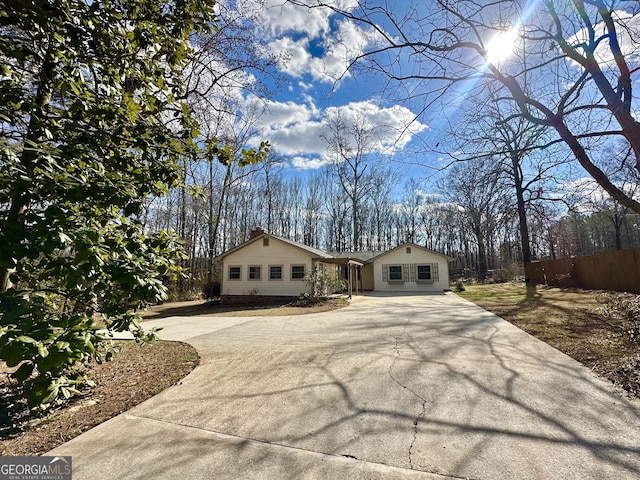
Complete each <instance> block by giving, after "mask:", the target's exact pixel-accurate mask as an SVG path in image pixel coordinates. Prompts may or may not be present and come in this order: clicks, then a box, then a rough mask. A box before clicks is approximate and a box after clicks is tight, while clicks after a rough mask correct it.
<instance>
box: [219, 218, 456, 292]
mask: <svg viewBox="0 0 640 480" xmlns="http://www.w3.org/2000/svg"><path fill="white" fill-rule="evenodd" d="M220 260H221V261H222V282H221V288H220V293H221V300H222V301H223V302H225V303H234V302H243V301H246V300H247V295H250V296H251V297H252V301H256V300H257V299H260V300H261V301H264V302H267V301H269V300H271V299H273V297H278V298H282V297H298V296H299V295H300V294H302V293H304V292H305V291H307V289H308V287H307V285H306V282H305V277H306V276H307V274H309V273H311V272H313V271H317V270H320V269H321V270H325V271H334V272H336V273H337V274H338V275H341V276H342V277H343V278H345V279H346V280H347V282H348V285H349V294H352V293H354V292H355V293H356V294H357V293H358V292H359V291H363V290H373V291H386V292H442V291H444V290H447V289H448V288H449V257H447V256H446V255H443V254H440V253H437V252H434V251H432V250H429V249H427V248H424V247H421V246H419V245H416V244H413V243H407V244H404V245H401V246H398V247H396V248H393V249H391V250H389V251H386V252H347V253H339V254H338V253H333V254H331V253H327V252H324V251H322V250H318V249H316V248H313V247H309V246H308V245H304V244H302V243H298V242H294V241H292V240H288V239H286V238H282V237H278V236H276V235H271V234H269V233H267V232H265V231H263V230H255V231H254V232H252V234H251V236H250V238H249V240H247V241H246V242H245V243H243V244H241V245H239V246H237V247H235V248H233V249H231V250H229V251H227V252H225V253H223V254H222V255H221V256H220Z"/></svg>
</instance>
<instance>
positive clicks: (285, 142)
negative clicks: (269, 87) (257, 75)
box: [258, 99, 428, 169]
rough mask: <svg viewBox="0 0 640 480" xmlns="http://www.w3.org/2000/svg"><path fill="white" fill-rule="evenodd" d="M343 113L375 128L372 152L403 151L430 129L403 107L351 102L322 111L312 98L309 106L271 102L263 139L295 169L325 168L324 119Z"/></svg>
mask: <svg viewBox="0 0 640 480" xmlns="http://www.w3.org/2000/svg"><path fill="white" fill-rule="evenodd" d="M337 112H340V113H341V114H342V115H343V117H344V118H345V119H347V121H349V120H354V119H356V118H360V119H366V121H367V125H366V126H367V127H368V128H372V129H374V137H373V138H372V143H371V148H370V152H371V153H380V154H385V155H393V153H395V152H397V151H399V150H402V149H403V148H404V147H405V146H406V145H407V144H408V143H409V142H410V141H411V139H412V138H413V137H414V136H415V135H417V134H418V133H420V132H422V131H423V130H425V129H427V128H428V127H427V125H424V124H422V123H420V122H418V121H415V120H414V115H413V114H412V113H411V111H410V110H409V109H407V108H405V107H402V106H400V105H394V106H392V107H389V108H385V107H380V106H379V105H376V104H375V103H374V102H372V101H364V102H352V103H349V104H347V105H343V106H340V107H329V108H328V109H327V110H326V111H324V112H322V111H321V110H320V109H318V108H317V107H316V105H315V104H314V103H313V101H312V100H311V99H307V101H306V103H303V104H298V103H294V102H292V101H289V102H268V106H267V113H266V115H265V116H264V117H263V118H262V119H261V120H260V124H259V125H258V128H260V129H261V133H262V134H261V138H263V139H268V140H269V141H270V142H271V145H272V148H273V150H274V151H276V152H278V153H280V154H282V155H287V156H292V157H294V159H293V160H292V164H293V166H294V167H296V168H301V169H310V168H319V167H321V166H323V165H326V164H327V163H328V162H329V160H328V156H327V146H326V142H325V140H323V139H322V136H323V135H329V132H328V130H327V129H326V127H325V124H324V122H323V119H324V118H325V117H326V116H328V115H333V114H335V113H337Z"/></svg>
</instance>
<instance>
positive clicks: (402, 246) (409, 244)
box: [367, 242, 453, 263]
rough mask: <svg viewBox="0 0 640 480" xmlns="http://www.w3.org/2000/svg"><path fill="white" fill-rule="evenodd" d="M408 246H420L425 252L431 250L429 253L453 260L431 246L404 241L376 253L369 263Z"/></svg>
mask: <svg viewBox="0 0 640 480" xmlns="http://www.w3.org/2000/svg"><path fill="white" fill-rule="evenodd" d="M406 247H415V248H419V249H420V250H423V251H425V252H429V253H432V254H434V255H438V256H439V257H444V258H446V259H447V261H449V260H453V259H452V258H451V257H449V256H447V255H445V254H444V253H440V252H436V251H435V250H431V249H429V248H426V247H422V246H420V245H417V244H415V243H411V242H408V243H403V244H401V245H398V246H397V247H395V248H392V249H391V250H387V251H386V252H382V253H380V254H378V255H376V256H375V257H373V258H371V259H370V260H369V261H368V262H367V263H372V262H373V261H374V260H378V259H379V258H381V257H384V256H385V255H388V254H389V253H391V252H395V251H396V250H399V249H401V248H406Z"/></svg>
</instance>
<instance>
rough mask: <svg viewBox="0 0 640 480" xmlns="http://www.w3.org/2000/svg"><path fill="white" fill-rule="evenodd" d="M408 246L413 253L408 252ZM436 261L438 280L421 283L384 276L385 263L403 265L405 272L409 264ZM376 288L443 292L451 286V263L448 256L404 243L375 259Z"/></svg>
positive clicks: (385, 290) (396, 290)
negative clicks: (387, 278)
mask: <svg viewBox="0 0 640 480" xmlns="http://www.w3.org/2000/svg"><path fill="white" fill-rule="evenodd" d="M407 247H410V248H411V253H407ZM431 263H436V264H437V265H438V281H434V282H433V283H421V282H416V281H407V280H406V279H405V281H403V282H397V283H395V282H389V281H386V280H385V279H384V278H383V265H402V266H403V273H404V270H405V268H406V266H408V265H411V264H413V265H422V264H431ZM373 273H374V282H375V285H374V289H375V290H377V291H382V292H403V291H404V292H418V291H424V292H442V291H444V290H446V289H448V288H449V263H448V261H447V257H445V256H444V255H439V254H437V253H434V252H430V251H428V250H425V249H422V248H420V247H418V246H416V245H403V246H402V247H400V248H397V249H395V250H392V251H390V252H388V253H386V254H383V255H380V256H379V257H376V258H375V259H374V261H373Z"/></svg>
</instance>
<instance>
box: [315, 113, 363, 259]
mask: <svg viewBox="0 0 640 480" xmlns="http://www.w3.org/2000/svg"><path fill="white" fill-rule="evenodd" d="M325 125H326V127H327V129H328V132H329V133H327V134H326V135H322V138H323V140H325V142H326V143H327V150H328V152H329V155H330V156H331V159H332V167H333V168H332V170H333V172H334V173H335V174H336V176H337V178H338V180H339V182H340V186H341V187H342V190H343V191H344V193H345V195H346V196H347V197H348V198H349V202H350V207H351V233H352V240H351V249H353V250H358V249H360V247H361V245H362V238H361V221H360V220H361V219H360V206H361V203H362V201H363V200H364V199H365V198H366V196H367V195H368V194H369V192H370V191H371V188H372V182H371V178H372V176H371V170H372V164H373V160H372V150H373V145H374V142H375V138H374V134H375V129H374V128H373V127H372V126H370V125H369V124H368V122H367V121H366V119H365V118H364V117H363V116H362V115H357V116H355V117H354V118H353V119H347V118H346V117H345V115H344V114H342V113H341V112H340V111H338V112H336V113H334V114H331V115H329V117H328V118H327V119H326V120H325Z"/></svg>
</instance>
